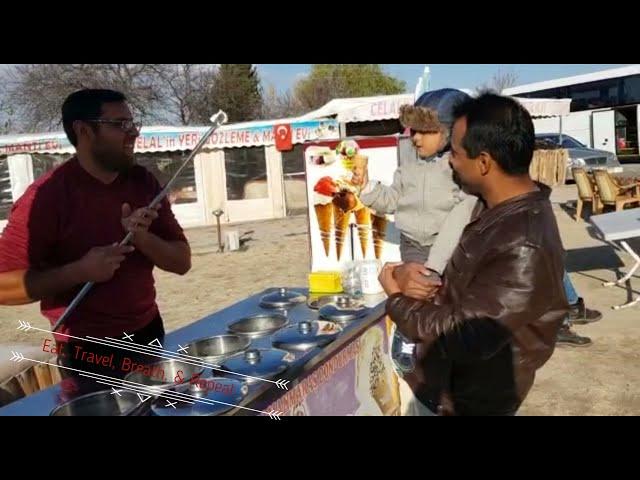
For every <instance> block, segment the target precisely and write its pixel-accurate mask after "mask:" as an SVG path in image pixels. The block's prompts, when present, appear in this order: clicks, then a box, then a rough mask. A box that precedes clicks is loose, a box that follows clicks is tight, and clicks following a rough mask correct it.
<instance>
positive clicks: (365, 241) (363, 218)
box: [355, 207, 371, 258]
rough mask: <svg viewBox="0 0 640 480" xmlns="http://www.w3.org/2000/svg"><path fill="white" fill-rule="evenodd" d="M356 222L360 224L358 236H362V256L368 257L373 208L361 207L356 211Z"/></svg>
mask: <svg viewBox="0 0 640 480" xmlns="http://www.w3.org/2000/svg"><path fill="white" fill-rule="evenodd" d="M355 213H356V223H357V224H358V236H359V237H360V248H361V249H362V258H366V257H367V250H368V249H369V232H370V231H371V210H369V209H368V208H367V207H364V208H361V209H360V210H357V211H356V212H355Z"/></svg>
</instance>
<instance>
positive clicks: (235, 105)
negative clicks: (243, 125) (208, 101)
mask: <svg viewBox="0 0 640 480" xmlns="http://www.w3.org/2000/svg"><path fill="white" fill-rule="evenodd" d="M212 98H213V103H214V104H215V105H216V106H217V108H219V109H222V110H224V111H225V112H226V113H227V115H228V117H229V123H233V122H244V121H248V120H254V119H256V118H259V117H260V116H261V114H262V87H261V86H260V78H259V76H258V72H257V70H256V68H255V67H254V66H252V64H250V63H223V64H221V65H220V67H219V68H218V73H217V75H216V80H215V85H214V87H213V92H212Z"/></svg>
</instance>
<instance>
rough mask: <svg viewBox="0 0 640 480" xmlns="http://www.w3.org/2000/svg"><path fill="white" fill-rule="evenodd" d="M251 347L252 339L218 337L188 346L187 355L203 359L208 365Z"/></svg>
mask: <svg viewBox="0 0 640 480" xmlns="http://www.w3.org/2000/svg"><path fill="white" fill-rule="evenodd" d="M249 345H251V339H250V338H248V337H246V336H240V335H216V336H214V337H207V338H200V339H198V340H195V341H193V342H191V343H189V344H187V346H186V348H187V351H186V354H187V355H190V356H192V357H199V358H202V360H204V361H205V362H207V363H215V362H217V361H220V360H222V359H224V358H225V357H228V356H230V355H234V354H236V353H238V352H241V351H243V350H246V349H247V348H249Z"/></svg>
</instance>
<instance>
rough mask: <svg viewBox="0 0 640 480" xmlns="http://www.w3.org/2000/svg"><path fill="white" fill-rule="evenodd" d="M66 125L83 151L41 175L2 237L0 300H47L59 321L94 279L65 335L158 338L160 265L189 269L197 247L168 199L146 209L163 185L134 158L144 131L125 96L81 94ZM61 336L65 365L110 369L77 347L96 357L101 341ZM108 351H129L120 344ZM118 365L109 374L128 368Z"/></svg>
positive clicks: (46, 311)
mask: <svg viewBox="0 0 640 480" xmlns="http://www.w3.org/2000/svg"><path fill="white" fill-rule="evenodd" d="M62 123H63V126H64V130H65V133H66V134H67V137H68V138H69V141H70V142H71V143H72V144H73V145H74V147H75V148H76V156H74V157H72V158H71V159H70V160H69V161H67V162H65V163H64V164H63V165H61V166H60V167H58V168H56V169H55V170H53V171H52V172H49V173H47V174H46V175H44V176H42V177H41V178H39V179H38V180H37V181H36V182H34V183H33V184H32V185H31V186H30V187H29V188H28V189H27V191H26V192H25V193H24V195H23V196H22V197H21V198H20V199H19V200H18V201H17V202H16V203H15V205H14V207H13V209H12V211H11V215H10V217H9V221H8V224H7V226H6V228H5V230H4V232H3V233H2V236H1V237H0V305H21V304H26V303H32V302H36V301H40V305H41V311H42V314H43V315H44V316H45V317H46V318H47V319H49V321H50V323H51V325H53V324H55V322H56V321H57V320H58V319H59V318H60V316H61V315H62V314H63V312H64V311H65V309H66V307H67V306H68V305H69V304H70V302H71V301H72V300H73V298H74V297H75V296H76V294H77V293H78V292H79V290H80V289H81V288H82V286H83V285H84V284H85V283H86V282H89V281H92V282H96V285H95V286H94V287H93V289H92V290H91V291H90V292H89V294H88V295H87V296H86V297H85V298H84V299H83V300H82V302H81V303H80V304H79V306H78V307H77V308H76V310H75V311H74V312H73V313H72V314H71V316H70V317H69V318H68V319H67V321H66V323H65V324H64V325H63V327H61V329H60V330H59V333H61V334H65V335H72V336H74V337H85V336H87V335H91V336H96V337H114V338H123V337H124V333H126V334H127V335H132V334H133V336H132V339H133V341H135V342H136V343H145V344H146V343H148V342H150V341H152V340H153V339H155V338H158V339H159V340H160V341H161V340H162V337H163V335H164V328H163V325H162V319H161V317H160V314H159V311H158V306H157V304H156V292H155V288H154V279H153V275H152V271H153V268H154V266H157V267H158V268H160V269H162V270H165V271H168V272H173V273H177V274H179V275H184V274H185V273H187V272H188V271H189V269H190V268H191V250H190V247H189V244H188V242H187V240H186V238H185V236H184V234H183V231H182V228H181V227H180V225H179V224H178V222H177V221H176V219H175V217H174V215H173V213H172V211H171V207H170V205H169V202H168V201H167V200H166V199H165V200H163V202H162V203H161V204H160V205H159V207H158V208H156V209H148V208H146V205H149V204H150V203H151V201H152V199H153V198H154V197H155V196H156V195H157V194H158V193H159V192H160V190H161V187H160V185H159V184H158V182H157V180H156V179H155V177H154V176H153V175H152V174H151V173H150V172H149V171H147V170H146V169H145V168H144V167H142V166H139V165H136V163H135V159H134V153H133V152H134V144H135V141H136V138H137V137H138V136H139V134H140V132H139V128H138V125H137V124H136V123H134V122H133V118H132V113H131V110H130V109H129V106H128V105H127V102H126V98H125V96H124V95H123V94H121V93H119V92H115V91H112V90H81V91H78V92H75V93H73V94H71V95H70V96H69V97H68V98H67V99H66V100H65V102H64V104H63V106H62ZM127 232H133V234H134V235H133V240H132V242H131V244H130V246H126V247H119V246H117V244H118V243H119V242H120V241H121V240H122V239H123V237H124V236H125V235H126V234H127ZM54 336H55V338H56V341H57V343H58V344H59V345H64V346H63V347H62V352H63V353H66V356H65V355H62V357H63V358H61V359H60V360H62V364H63V365H70V366H72V367H73V368H78V369H81V370H94V371H100V372H101V373H103V372H104V369H101V368H98V367H96V366H95V365H90V364H89V363H88V362H87V361H86V359H87V358H91V357H89V356H88V355H85V356H84V357H82V355H81V353H82V352H81V351H80V350H78V349H77V348H76V347H77V346H81V348H82V349H83V350H82V351H88V352H91V353H96V354H97V352H99V351H102V350H101V349H102V347H101V346H100V345H98V344H95V343H88V342H81V343H77V342H78V340H77V339H75V338H70V337H68V336H63V335H58V334H56V335H54ZM111 353H115V354H116V356H119V355H124V356H132V355H131V354H130V353H129V352H126V351H122V350H119V349H110V351H109V352H108V354H111ZM149 358H150V357H147V358H146V360H147V361H148V360H149ZM115 363H117V362H114V364H115ZM115 366H116V368H115V369H112V368H109V372H108V373H106V372H105V374H109V375H110V376H122V375H124V374H126V373H127V372H126V371H122V369H121V368H120V364H119V363H117V365H115Z"/></svg>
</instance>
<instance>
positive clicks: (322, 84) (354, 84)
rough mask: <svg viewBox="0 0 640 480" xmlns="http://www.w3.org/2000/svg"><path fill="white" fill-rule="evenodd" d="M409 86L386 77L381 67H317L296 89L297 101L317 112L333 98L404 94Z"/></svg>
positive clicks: (326, 65)
mask: <svg viewBox="0 0 640 480" xmlns="http://www.w3.org/2000/svg"><path fill="white" fill-rule="evenodd" d="M405 90H406V83H405V82H404V81H402V80H398V79H397V78H395V77H392V76H391V75H388V74H387V73H385V71H384V70H383V69H382V66H381V65H380V64H376V63H366V64H324V63H322V64H314V65H312V66H311V72H310V73H309V75H308V76H307V77H306V78H303V79H301V80H299V81H298V82H297V83H296V85H295V86H294V95H295V99H296V101H298V103H300V105H301V106H302V107H303V108H304V109H305V111H308V110H314V109H316V108H319V107H321V106H322V105H324V104H326V103H327V102H329V101H330V100H332V99H334V98H347V97H366V96H372V95H391V94H395V93H403V92H404V91H405Z"/></svg>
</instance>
